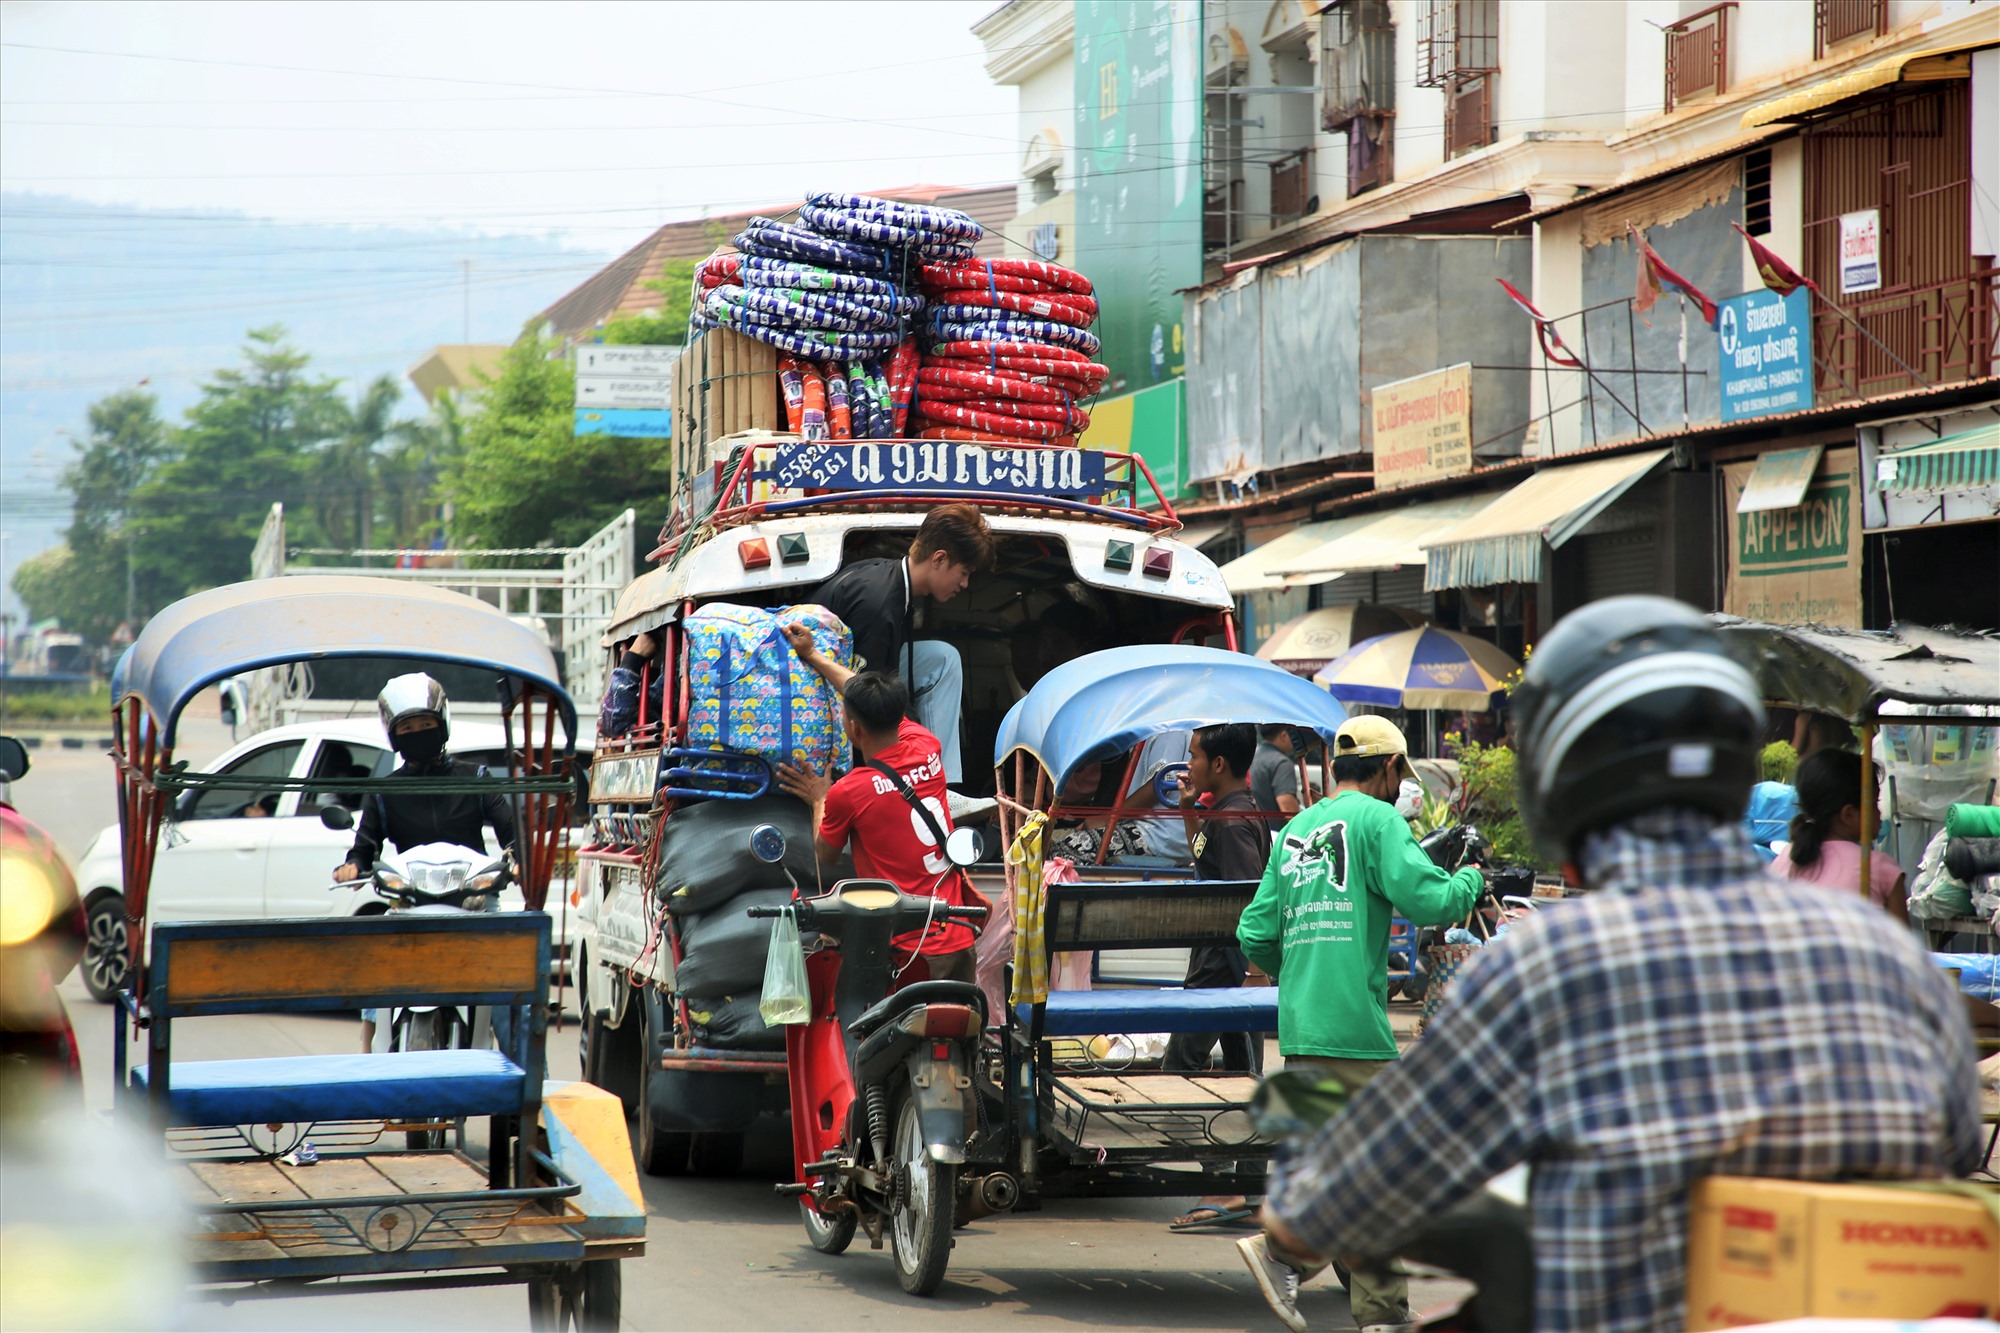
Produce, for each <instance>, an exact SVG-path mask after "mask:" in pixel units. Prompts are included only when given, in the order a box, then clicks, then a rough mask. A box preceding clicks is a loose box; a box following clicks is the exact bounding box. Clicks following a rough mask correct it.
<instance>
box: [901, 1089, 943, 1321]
mask: <svg viewBox="0 0 2000 1333" xmlns="http://www.w3.org/2000/svg"><path fill="white" fill-rule="evenodd" d="M890 1158H891V1161H892V1163H893V1169H894V1170H895V1172H896V1174H897V1175H898V1177H900V1179H901V1189H900V1190H899V1194H900V1196H901V1197H899V1198H898V1199H897V1200H896V1205H895V1209H894V1211H893V1212H891V1213H890V1215H889V1247H890V1249H892V1250H893V1251H895V1255H896V1281H897V1282H898V1283H900V1284H901V1285H902V1288H903V1290H904V1291H906V1292H908V1293H909V1294H910V1295H912V1296H930V1295H934V1294H935V1293H936V1292H937V1289H938V1287H939V1286H941V1285H943V1283H944V1270H945V1265H946V1264H948V1263H950V1262H951V1223H952V1210H953V1208H954V1207H955V1206H956V1203H957V1199H958V1167H957V1166H956V1165H953V1164H951V1163H947V1162H934V1161H932V1160H931V1155H930V1150H929V1145H927V1144H926V1143H925V1142H924V1128H923V1122H922V1121H921V1120H919V1119H918V1117H917V1100H916V1098H915V1097H914V1096H912V1095H911V1093H910V1092H909V1090H908V1089H907V1088H906V1089H905V1090H904V1092H903V1097H902V1100H901V1102H900V1104H899V1105H898V1106H897V1109H896V1134H895V1145H894V1147H893V1148H892V1149H891V1150H890Z"/></svg>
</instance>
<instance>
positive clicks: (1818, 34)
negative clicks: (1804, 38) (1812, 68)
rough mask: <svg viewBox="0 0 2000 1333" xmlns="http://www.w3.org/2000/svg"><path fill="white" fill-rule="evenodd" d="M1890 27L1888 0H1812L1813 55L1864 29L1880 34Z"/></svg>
mask: <svg viewBox="0 0 2000 1333" xmlns="http://www.w3.org/2000/svg"><path fill="white" fill-rule="evenodd" d="M1888 31H1889V0H1813V59H1814V60H1823V59H1825V58H1826V53H1827V49H1828V48H1829V47H1831V46H1833V45H1835V44H1836V43H1839V42H1844V41H1846V40H1847V39H1848V38H1850V37H1859V36H1862V35H1863V34H1864V33H1865V34H1867V35H1869V36H1871V37H1880V36H1882V35H1883V34H1884V33H1886V32H1888Z"/></svg>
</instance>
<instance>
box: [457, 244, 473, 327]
mask: <svg viewBox="0 0 2000 1333" xmlns="http://www.w3.org/2000/svg"><path fill="white" fill-rule="evenodd" d="M458 262H459V263H460V264H462V265H464V267H465V308H464V317H463V319H462V320H461V321H460V334H459V341H460V342H463V343H469V342H471V341H472V261H471V260H470V259H461V260H459V261H458Z"/></svg>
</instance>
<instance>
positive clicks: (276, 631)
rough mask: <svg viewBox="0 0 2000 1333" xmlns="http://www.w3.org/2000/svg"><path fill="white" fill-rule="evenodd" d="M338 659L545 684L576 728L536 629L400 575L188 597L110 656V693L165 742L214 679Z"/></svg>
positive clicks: (267, 582)
mask: <svg viewBox="0 0 2000 1333" xmlns="http://www.w3.org/2000/svg"><path fill="white" fill-rule="evenodd" d="M344 657H387V658H401V659H404V660H406V661H408V662H409V663H410V670H412V671H421V670H423V668H424V664H425V663H426V662H449V663H455V664H458V665H461V666H468V667H472V668H475V669H489V670H491V671H492V672H493V674H494V675H495V676H496V677H498V678H501V679H504V680H506V681H508V682H509V683H510V690H518V688H519V687H520V686H521V685H524V684H532V685H537V686H540V687H541V688H543V689H545V690H548V691H550V692H551V693H552V694H553V696H554V698H555V700H556V707H557V710H558V712H559V713H560V714H561V716H562V720H563V727H564V729H565V731H566V732H567V734H568V735H569V736H570V737H572V738H573V737H574V736H575V735H576V706H575V705H574V704H573V703H571V702H570V698H569V695H568V694H567V693H566V692H565V691H564V690H563V688H562V685H561V684H560V682H559V681H558V679H557V672H556V660H555V655H554V654H553V653H552V652H550V651H549V646H548V644H547V643H546V642H545V641H544V640H543V637H542V636H541V635H540V634H537V633H536V632H535V631H534V630H533V629H531V628H529V627H528V626H526V625H521V624H517V623H515V622H514V621H513V620H511V619H509V618H508V617H507V616H506V615H505V614H503V613H502V612H501V611H500V610H498V609H497V608H495V607H493V606H490V605H488V604H487V603H485V602H482V601H480V600H479V599H478V598H476V597H468V596H466V595H465V594H464V593H458V592H450V591H447V590H446V589H443V588H431V587H425V586H423V585H422V584H416V583H406V582H403V581H402V580H399V579H376V578H368V577H365V576H362V575H350V574H306V575H300V576H298V577H296V578H277V579H253V580H252V581H250V582H248V583H232V584H228V585H227V586H225V587H221V588H211V589H209V590H208V591H207V592H201V593H196V594H195V595H194V596H192V597H184V598H182V599H181V600H180V601H178V602H175V603H174V604H173V605H172V606H169V607H167V608H166V609H165V610H163V611H161V612H160V613H159V614H158V615H156V616H154V617H153V618H152V620H150V621H149V622H147V624H146V628H145V630H144V632H142V633H141V634H140V635H139V638H138V640H137V641H136V642H135V643H133V645H132V646H131V647H130V648H128V649H126V650H125V655H124V656H123V657H121V658H120V659H119V660H118V669H117V670H116V671H114V672H113V673H112V676H111V697H112V698H113V699H114V700H115V701H117V702H120V703H123V702H124V701H125V700H126V699H129V698H131V697H133V696H135V695H136V696H137V697H138V698H139V700H140V702H142V703H143V704H144V705H145V707H146V711H147V713H148V714H150V715H151V720H152V724H153V725H154V726H158V727H160V728H161V729H162V731H163V743H164V744H165V745H167V746H169V747H171V746H172V745H173V743H174V730H175V727H176V725H177V724H178V723H179V721H180V715H181V710H182V709H184V708H186V707H187V705H188V702H189V700H191V699H193V698H194V696H195V695H197V694H199V693H201V691H203V690H204V689H206V688H208V687H209V686H210V685H213V684H215V683H216V682H218V681H221V680H225V679H227V678H228V677H230V676H236V675H241V674H242V673H244V672H246V671H255V670H258V669H259V668H262V667H273V666H284V665H287V664H289V663H292V662H310V661H314V660H321V659H328V658H344Z"/></svg>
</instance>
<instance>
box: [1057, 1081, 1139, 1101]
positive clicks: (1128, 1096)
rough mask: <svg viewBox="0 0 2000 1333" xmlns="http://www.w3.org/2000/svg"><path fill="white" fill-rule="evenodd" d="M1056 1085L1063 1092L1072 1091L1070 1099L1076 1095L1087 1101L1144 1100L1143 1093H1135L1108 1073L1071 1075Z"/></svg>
mask: <svg viewBox="0 0 2000 1333" xmlns="http://www.w3.org/2000/svg"><path fill="white" fill-rule="evenodd" d="M1056 1086H1057V1087H1058V1088H1060V1089H1062V1090H1063V1091H1065V1092H1070V1093H1072V1094H1073V1095H1072V1100H1074V1099H1075V1097H1077V1096H1081V1097H1082V1098H1084V1099H1086V1100H1088V1101H1093V1102H1113V1103H1117V1104H1119V1105H1123V1104H1125V1103H1128V1102H1141V1103H1143V1102H1144V1101H1145V1100H1146V1099H1145V1096H1144V1095H1143V1094H1140V1093H1135V1092H1133V1091H1132V1089H1131V1088H1129V1087H1127V1086H1126V1085H1125V1083H1124V1081H1123V1080H1122V1079H1118V1078H1115V1077H1113V1076H1111V1075H1109V1074H1096V1075H1089V1076H1085V1077H1080V1078H1079V1077H1076V1076H1074V1075H1072V1076H1070V1077H1067V1078H1064V1079H1062V1080H1061V1081H1060V1082H1058V1083H1057V1084H1056Z"/></svg>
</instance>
